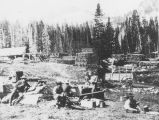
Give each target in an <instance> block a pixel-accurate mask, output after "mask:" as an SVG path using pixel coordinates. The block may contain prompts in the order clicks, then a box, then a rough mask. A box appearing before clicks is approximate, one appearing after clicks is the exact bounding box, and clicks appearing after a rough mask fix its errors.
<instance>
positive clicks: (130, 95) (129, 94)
mask: <svg viewBox="0 0 159 120" xmlns="http://www.w3.org/2000/svg"><path fill="white" fill-rule="evenodd" d="M129 97H134V95H133V94H132V93H128V94H126V95H125V96H124V98H129Z"/></svg>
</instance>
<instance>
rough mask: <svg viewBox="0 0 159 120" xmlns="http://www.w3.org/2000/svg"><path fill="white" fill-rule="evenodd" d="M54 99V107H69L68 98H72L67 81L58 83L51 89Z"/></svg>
mask: <svg viewBox="0 0 159 120" xmlns="http://www.w3.org/2000/svg"><path fill="white" fill-rule="evenodd" d="M53 95H54V99H55V100H56V106H57V107H58V108H59V107H69V103H70V102H69V98H68V97H71V96H72V92H71V86H70V84H69V81H63V82H61V81H58V82H56V86H55V87H54V89H53Z"/></svg>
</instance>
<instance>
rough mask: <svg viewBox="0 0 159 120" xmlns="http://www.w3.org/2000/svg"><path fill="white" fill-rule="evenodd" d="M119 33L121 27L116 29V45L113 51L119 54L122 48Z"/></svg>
mask: <svg viewBox="0 0 159 120" xmlns="http://www.w3.org/2000/svg"><path fill="white" fill-rule="evenodd" d="M118 35H119V27H117V28H116V29H115V35H114V45H113V49H112V52H113V53H114V54H119V53H120V52H121V48H120V44H119V40H118Z"/></svg>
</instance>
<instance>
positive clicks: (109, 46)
mask: <svg viewBox="0 0 159 120" xmlns="http://www.w3.org/2000/svg"><path fill="white" fill-rule="evenodd" d="M102 45H104V50H103V52H104V53H105V54H104V56H105V57H106V58H107V57H111V54H112V52H113V50H114V49H113V48H114V47H115V41H114V29H113V27H112V24H111V22H110V18H108V22H107V24H106V30H105V32H104V39H102Z"/></svg>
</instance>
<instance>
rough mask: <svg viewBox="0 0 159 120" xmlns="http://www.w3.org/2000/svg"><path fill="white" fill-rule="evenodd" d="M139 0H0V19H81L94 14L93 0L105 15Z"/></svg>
mask: <svg viewBox="0 0 159 120" xmlns="http://www.w3.org/2000/svg"><path fill="white" fill-rule="evenodd" d="M141 1H143V0H0V20H9V21H10V22H11V23H14V22H15V21H19V22H20V23H22V24H27V23H29V22H31V21H34V20H43V21H44V22H46V23H48V24H55V23H59V24H60V23H71V24H74V23H82V22H85V21H90V20H92V19H93V18H94V14H95V9H96V6H97V3H100V5H101V9H102V11H103V13H104V14H105V16H110V17H112V16H123V15H124V14H126V13H127V12H129V11H130V10H133V9H136V8H137V7H138V6H139V3H140V2H141Z"/></svg>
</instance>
